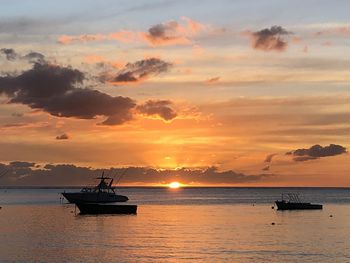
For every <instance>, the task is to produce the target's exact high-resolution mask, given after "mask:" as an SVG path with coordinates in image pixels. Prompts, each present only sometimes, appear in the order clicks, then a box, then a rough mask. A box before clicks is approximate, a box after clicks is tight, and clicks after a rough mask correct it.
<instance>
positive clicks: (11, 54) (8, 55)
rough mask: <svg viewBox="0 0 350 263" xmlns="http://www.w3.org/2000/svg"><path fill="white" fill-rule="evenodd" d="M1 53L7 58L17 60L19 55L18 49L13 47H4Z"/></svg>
mask: <svg viewBox="0 0 350 263" xmlns="http://www.w3.org/2000/svg"><path fill="white" fill-rule="evenodd" d="M0 53H1V54H4V55H5V57H6V59H7V60H15V59H16V58H17V57H18V54H17V53H16V51H15V50H14V49H12V48H2V49H0Z"/></svg>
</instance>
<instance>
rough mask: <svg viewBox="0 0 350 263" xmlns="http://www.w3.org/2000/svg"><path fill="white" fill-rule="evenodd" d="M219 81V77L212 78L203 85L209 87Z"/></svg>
mask: <svg viewBox="0 0 350 263" xmlns="http://www.w3.org/2000/svg"><path fill="white" fill-rule="evenodd" d="M219 81H220V77H214V78H210V79H207V80H206V81H205V82H204V83H205V84H208V85H211V84H215V83H217V82H219Z"/></svg>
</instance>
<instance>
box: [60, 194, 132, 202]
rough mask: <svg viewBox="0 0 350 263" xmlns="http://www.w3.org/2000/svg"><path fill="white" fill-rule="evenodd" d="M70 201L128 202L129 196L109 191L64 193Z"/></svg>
mask: <svg viewBox="0 0 350 263" xmlns="http://www.w3.org/2000/svg"><path fill="white" fill-rule="evenodd" d="M62 195H63V196H64V197H65V198H66V199H67V200H68V202H69V203H114V202H126V201H128V200H129V198H128V197H127V196H124V195H115V194H108V193H81V192H80V193H62Z"/></svg>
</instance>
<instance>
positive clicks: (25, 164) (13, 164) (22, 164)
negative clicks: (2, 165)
mask: <svg viewBox="0 0 350 263" xmlns="http://www.w3.org/2000/svg"><path fill="white" fill-rule="evenodd" d="M9 165H10V166H11V167H17V168H28V167H34V166H35V163H30V162H20V161H14V162H10V163H9Z"/></svg>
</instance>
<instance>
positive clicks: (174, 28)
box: [57, 17, 206, 46]
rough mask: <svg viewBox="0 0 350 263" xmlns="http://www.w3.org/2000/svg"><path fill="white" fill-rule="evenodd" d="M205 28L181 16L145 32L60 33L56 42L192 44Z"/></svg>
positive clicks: (154, 44) (153, 44) (156, 44)
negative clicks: (179, 18)
mask: <svg viewBox="0 0 350 263" xmlns="http://www.w3.org/2000/svg"><path fill="white" fill-rule="evenodd" d="M205 28H206V26H205V25H203V24H201V23H199V22H197V21H194V20H192V19H190V18H187V17H181V21H180V22H177V21H168V22H164V23H160V24H157V25H154V26H152V27H150V28H149V29H148V31H147V32H137V31H129V30H120V31H116V32H112V33H109V34H84V35H77V36H68V35H62V36H60V37H59V38H58V40H57V42H58V43H60V44H64V45H68V44H72V43H81V42H83V43H86V42H92V41H106V40H115V41H118V42H122V43H138V42H146V43H147V44H149V45H151V46H164V45H190V44H193V41H192V37H193V36H195V35H196V34H198V33H199V32H200V31H203V30H204V29H205Z"/></svg>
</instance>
